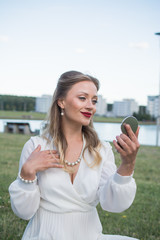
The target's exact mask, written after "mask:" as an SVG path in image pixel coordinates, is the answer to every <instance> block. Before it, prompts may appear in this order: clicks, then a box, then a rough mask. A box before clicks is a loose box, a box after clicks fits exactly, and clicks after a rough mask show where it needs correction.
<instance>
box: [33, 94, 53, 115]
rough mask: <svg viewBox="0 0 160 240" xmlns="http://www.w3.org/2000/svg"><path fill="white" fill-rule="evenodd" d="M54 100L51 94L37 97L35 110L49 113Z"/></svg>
mask: <svg viewBox="0 0 160 240" xmlns="http://www.w3.org/2000/svg"><path fill="white" fill-rule="evenodd" d="M51 102H52V96H51V95H42V96H41V97H37V98H36V105H35V111H36V112H41V113H47V112H48V110H49V108H50V105H51Z"/></svg>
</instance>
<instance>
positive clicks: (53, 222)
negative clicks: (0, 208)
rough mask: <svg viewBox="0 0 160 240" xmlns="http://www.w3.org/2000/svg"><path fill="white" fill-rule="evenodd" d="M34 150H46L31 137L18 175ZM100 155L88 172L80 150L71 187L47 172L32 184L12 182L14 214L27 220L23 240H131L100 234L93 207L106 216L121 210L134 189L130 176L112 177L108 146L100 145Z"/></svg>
mask: <svg viewBox="0 0 160 240" xmlns="http://www.w3.org/2000/svg"><path fill="white" fill-rule="evenodd" d="M38 144H40V145H41V150H42V151H43V150H48V149H50V148H51V146H50V144H48V143H47V141H46V140H45V139H44V138H42V137H31V139H30V140H29V141H28V142H27V143H26V144H25V146H24V148H23V150H22V154H21V159H20V165H19V171H20V170H21V167H22V165H23V164H24V162H25V161H26V160H27V158H28V157H29V155H30V154H31V152H32V151H33V150H34V149H35V148H36V147H37V146H38ZM52 148H54V146H52ZM100 151H101V152H100V153H101V156H102V162H101V164H100V165H99V166H98V167H95V168H90V167H89V166H88V164H89V163H91V162H92V161H93V158H92V156H91V154H90V153H89V152H88V150H85V153H84V158H82V160H81V163H80V166H79V170H78V172H77V175H76V177H75V179H74V182H73V184H72V183H71V179H70V175H69V173H67V172H65V171H64V170H63V169H58V168H53V169H52V168H50V169H47V170H45V171H43V172H39V173H38V174H37V178H38V181H37V182H35V183H32V184H26V183H24V182H22V181H21V180H20V179H19V178H17V179H16V180H15V181H14V182H13V183H12V184H11V185H10V187H9V193H10V198H11V206H12V209H13V211H14V213H15V214H16V215H17V216H19V217H20V218H22V219H26V220H29V223H28V225H27V227H26V230H25V232H24V234H23V237H22V240H132V239H134V240H135V238H130V237H125V236H118V235H105V234H103V233H102V225H101V222H100V219H99V216H98V213H97V209H96V206H97V204H98V203H100V204H101V206H102V208H103V209H104V210H105V211H110V212H122V211H124V210H126V209H127V208H129V207H130V205H131V204H132V202H133V200H134V197H135V193H136V184H135V180H134V178H133V176H120V175H119V174H118V173H117V172H116V165H115V162H114V156H113V152H112V148H111V146H110V144H109V143H106V142H104V143H102V147H101V150H100ZM86 161H87V163H86Z"/></svg>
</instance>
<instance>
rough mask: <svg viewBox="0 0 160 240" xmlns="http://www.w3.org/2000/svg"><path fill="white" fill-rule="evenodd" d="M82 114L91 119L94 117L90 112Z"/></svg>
mask: <svg viewBox="0 0 160 240" xmlns="http://www.w3.org/2000/svg"><path fill="white" fill-rule="evenodd" d="M81 113H82V114H83V115H84V116H85V117H87V118H90V117H91V115H92V114H91V113H90V112H81Z"/></svg>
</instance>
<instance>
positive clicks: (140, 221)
mask: <svg viewBox="0 0 160 240" xmlns="http://www.w3.org/2000/svg"><path fill="white" fill-rule="evenodd" d="M29 137H30V136H27V135H14V134H4V133H0V166H1V167H0V186H1V187H0V239H2V240H19V239H21V237H22V234H23V231H24V229H25V226H26V224H27V221H24V220H21V219H19V218H18V217H16V216H15V215H14V213H13V212H12V210H11V207H10V199H9V194H8V187H9V185H10V183H11V182H12V181H14V180H15V178H16V176H17V171H18V163H19V157H20V153H21V150H22V147H23V145H24V143H25V142H26V141H27V140H28V138H29ZM115 155H116V161H117V164H119V162H120V158H119V155H118V154H117V153H115ZM159 169H160V148H159V147H149V146H141V148H140V150H139V154H138V157H137V164H136V169H135V174H134V177H135V179H136V182H137V194H136V198H135V201H134V203H133V204H132V206H131V207H130V208H129V209H128V210H126V211H125V212H123V213H118V214H117V213H109V212H106V211H103V210H102V209H101V207H100V206H99V205H98V207H97V209H98V212H99V215H100V219H101V222H102V225H103V232H104V233H107V234H117V235H118V234H119V235H128V236H132V237H137V238H139V239H141V240H160V214H159V213H160V190H159V189H160V181H159V180H160V177H159Z"/></svg>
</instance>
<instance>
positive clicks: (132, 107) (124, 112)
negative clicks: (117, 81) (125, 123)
mask: <svg viewBox="0 0 160 240" xmlns="http://www.w3.org/2000/svg"><path fill="white" fill-rule="evenodd" d="M138 110H139V107H138V104H137V102H136V101H135V100H134V99H123V101H115V102H114V103H113V110H112V111H113V116H114V117H126V116H129V115H133V113H134V112H136V113H138Z"/></svg>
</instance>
